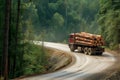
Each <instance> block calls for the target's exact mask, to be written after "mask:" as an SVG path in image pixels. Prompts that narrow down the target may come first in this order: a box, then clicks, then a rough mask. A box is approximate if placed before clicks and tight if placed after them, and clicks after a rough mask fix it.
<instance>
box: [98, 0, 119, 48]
mask: <svg viewBox="0 0 120 80" xmlns="http://www.w3.org/2000/svg"><path fill="white" fill-rule="evenodd" d="M119 4H120V1H119V0H116V1H114V0H109V1H107V0H100V10H99V19H98V22H99V24H100V25H101V27H100V28H101V34H102V35H103V36H104V38H105V40H106V43H107V46H109V47H111V48H116V47H118V43H119V27H120V26H119V25H120V23H119V22H120V5H119Z"/></svg>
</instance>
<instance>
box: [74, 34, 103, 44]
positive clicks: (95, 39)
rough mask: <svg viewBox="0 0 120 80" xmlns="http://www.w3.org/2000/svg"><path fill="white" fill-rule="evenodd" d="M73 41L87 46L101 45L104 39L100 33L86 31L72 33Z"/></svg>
mask: <svg viewBox="0 0 120 80" xmlns="http://www.w3.org/2000/svg"><path fill="white" fill-rule="evenodd" d="M74 36H75V42H76V43H80V44H85V45H89V46H103V45H104V40H103V38H102V36H101V35H95V34H90V33H86V32H80V33H74Z"/></svg>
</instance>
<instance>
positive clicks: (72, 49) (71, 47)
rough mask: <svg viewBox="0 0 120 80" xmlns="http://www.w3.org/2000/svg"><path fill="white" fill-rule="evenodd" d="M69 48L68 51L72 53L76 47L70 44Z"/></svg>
mask: <svg viewBox="0 0 120 80" xmlns="http://www.w3.org/2000/svg"><path fill="white" fill-rule="evenodd" d="M69 47H70V50H71V51H72V52H74V50H75V49H76V47H75V45H74V44H70V45H69Z"/></svg>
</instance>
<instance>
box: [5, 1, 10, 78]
mask: <svg viewBox="0 0 120 80" xmlns="http://www.w3.org/2000/svg"><path fill="white" fill-rule="evenodd" d="M10 8H11V0H6V10H5V28H4V42H3V43H4V44H3V55H4V80H8V73H9V72H8V44H9V27H10Z"/></svg>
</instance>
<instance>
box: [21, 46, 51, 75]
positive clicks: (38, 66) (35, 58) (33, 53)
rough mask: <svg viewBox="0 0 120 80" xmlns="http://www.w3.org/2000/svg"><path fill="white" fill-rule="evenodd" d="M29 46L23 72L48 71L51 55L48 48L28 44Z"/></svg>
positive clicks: (25, 73)
mask: <svg viewBox="0 0 120 80" xmlns="http://www.w3.org/2000/svg"><path fill="white" fill-rule="evenodd" d="M27 46H28V47H27V48H26V50H25V54H24V56H23V59H24V63H23V66H24V69H23V74H24V75H30V74H34V73H44V72H46V71H47V68H46V66H47V65H48V57H49V55H48V54H47V53H48V52H47V50H46V49H45V48H44V47H42V46H40V45H35V44H28V45H27Z"/></svg>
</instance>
